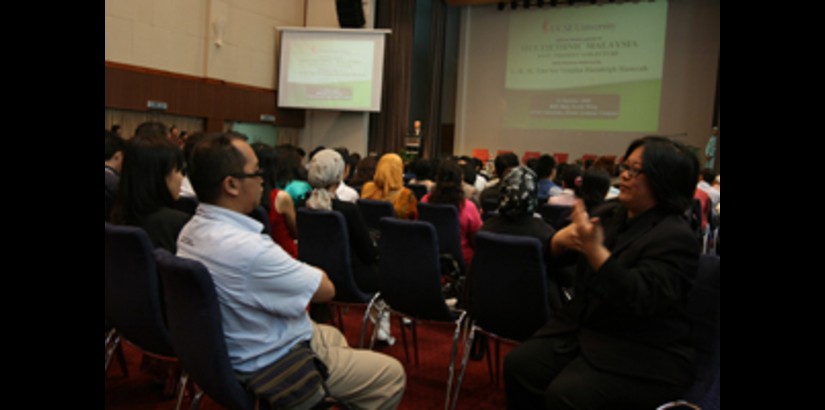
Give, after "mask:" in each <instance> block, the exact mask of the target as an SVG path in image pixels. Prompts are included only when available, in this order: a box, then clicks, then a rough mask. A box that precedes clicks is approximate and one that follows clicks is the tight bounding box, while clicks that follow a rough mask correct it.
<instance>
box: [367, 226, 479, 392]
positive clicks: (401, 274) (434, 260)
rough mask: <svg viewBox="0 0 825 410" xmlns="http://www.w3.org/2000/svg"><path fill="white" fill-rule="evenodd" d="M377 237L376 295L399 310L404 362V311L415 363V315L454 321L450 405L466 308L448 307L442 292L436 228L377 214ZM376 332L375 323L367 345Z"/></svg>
mask: <svg viewBox="0 0 825 410" xmlns="http://www.w3.org/2000/svg"><path fill="white" fill-rule="evenodd" d="M381 237H382V239H381V244H380V246H379V253H380V254H381V258H380V260H379V262H378V269H379V271H380V272H381V277H382V279H383V280H382V281H381V291H380V292H379V295H378V297H380V298H381V299H383V300H384V301H385V302H386V304H385V305H384V306H385V308H389V309H390V310H391V311H392V312H395V313H397V314H399V324H400V327H401V337H402V342H403V344H404V352H405V354H406V357H407V362H409V350H408V348H407V338H406V330H405V325H404V323H403V317H409V318H411V319H413V320H412V322H411V327H412V335H413V349H414V353H415V363H416V364H418V342H417V337H416V336H417V335H416V332H415V329H416V326H417V324H416V323H417V322H418V321H437V322H452V323H454V324H455V332H454V335H453V346H452V350H451V352H450V365H449V372H448V378H447V395H446V401H445V405H449V400H450V391H451V388H452V382H453V375H454V372H455V361H456V355H457V352H458V339H459V336H460V334H461V328H462V323H463V322H464V321H465V320H464V319H465V316H466V312H465V311H463V310H460V309H455V310H453V309H450V308H449V307H448V306H447V303H446V302H445V300H444V297H443V296H442V294H441V269H440V266H439V255H438V244H437V243H438V239H437V237H436V233H435V228H433V226H432V225H431V224H429V223H426V222H421V221H405V220H399V219H395V218H382V219H381ZM373 305H375V301H373V303H371V304H370V308H368V309H367V312H365V315H364V321H365V323H366V320H367V315H369V313H370V311H371V309H372V307H373ZM379 309H380V308H379ZM381 310H382V311H381V312H379V316H380V314H381V313H383V309H381ZM364 330H366V329H364ZM376 334H377V326H376V327H375V328H374V329H373V332H372V338H371V343H370V346H372V342H373V341H374V340H375V336H376Z"/></svg>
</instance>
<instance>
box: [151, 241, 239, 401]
mask: <svg viewBox="0 0 825 410" xmlns="http://www.w3.org/2000/svg"><path fill="white" fill-rule="evenodd" d="M154 256H155V258H156V260H157V264H158V271H159V272H160V276H161V279H162V282H163V293H164V300H165V302H166V306H167V316H168V319H169V330H170V334H171V338H172V342H173V344H174V346H175V351H176V352H177V353H178V357H179V358H180V363H181V365H182V366H183V368H184V369H186V371H187V373H188V374H189V375H190V376H191V377H192V380H193V381H194V382H195V383H196V384H197V385H198V388H199V391H198V393H197V394H196V395H195V397H194V398H193V400H192V408H193V409H197V408H198V406H199V404H200V400H201V398H202V396H203V393H206V394H208V395H209V397H210V398H211V399H212V400H214V401H215V402H217V403H218V404H220V405H221V406H224V407H226V408H229V409H249V410H252V409H253V408H254V401H255V399H254V397H253V396H252V395H251V394H250V393H248V392H247V391H246V390H245V389H244V388H243V386H242V385H241V383H240V382H239V381H238V379H237V378H236V377H235V371H234V370H233V369H232V364H231V363H230V361H229V353H228V352H227V349H226V339H225V338H224V332H223V324H222V323H221V312H220V307H219V305H218V296H217V294H216V293H215V285H214V283H213V282H212V276H211V275H210V274H209V271H208V270H207V269H206V267H205V266H203V264H201V263H200V262H197V261H193V260H189V259H184V258H179V257H177V256H174V255H172V254H171V253H169V251H167V250H165V249H157V250H155V254H154Z"/></svg>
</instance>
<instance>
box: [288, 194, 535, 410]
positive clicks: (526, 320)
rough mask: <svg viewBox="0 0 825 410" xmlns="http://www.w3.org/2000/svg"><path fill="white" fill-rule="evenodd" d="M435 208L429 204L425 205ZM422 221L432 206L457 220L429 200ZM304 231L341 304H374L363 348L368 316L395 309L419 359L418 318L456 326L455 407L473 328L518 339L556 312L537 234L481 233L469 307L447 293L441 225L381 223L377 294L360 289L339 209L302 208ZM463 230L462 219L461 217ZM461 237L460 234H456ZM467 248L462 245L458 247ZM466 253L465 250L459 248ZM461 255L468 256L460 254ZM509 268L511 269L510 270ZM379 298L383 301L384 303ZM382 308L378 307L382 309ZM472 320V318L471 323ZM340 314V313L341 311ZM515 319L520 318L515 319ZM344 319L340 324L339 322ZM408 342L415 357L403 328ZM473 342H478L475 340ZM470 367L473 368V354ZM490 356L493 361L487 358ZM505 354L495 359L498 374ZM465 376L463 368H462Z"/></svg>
mask: <svg viewBox="0 0 825 410" xmlns="http://www.w3.org/2000/svg"><path fill="white" fill-rule="evenodd" d="M422 205H428V204H422ZM419 211H420V212H421V216H422V219H424V218H427V215H428V213H429V212H430V211H431V212H433V213H434V214H438V213H443V215H446V216H445V217H446V218H452V220H454V221H457V215H456V214H455V212H456V211H455V208H454V207H452V206H447V205H429V206H424V207H423V208H422V209H420V210H419ZM298 220H299V222H298V226H299V228H298V235H299V242H300V243H301V246H300V247H299V255H298V257H299V259H301V260H303V261H305V262H307V263H311V264H314V265H317V266H319V267H322V268H323V269H325V270H326V271H327V274H328V275H329V277H330V280H332V282H333V283H334V284H335V286H336V298H335V302H336V303H344V304H349V303H360V304H365V303H368V302H369V304H368V306H367V309H366V310H365V313H364V318H363V323H362V329H361V337H360V340H361V345H362V346H364V345H365V343H366V341H365V335H366V332H367V330H368V324H369V316H370V315H371V314H375V315H376V316H377V317H380V316H381V315H382V314H383V313H384V310H387V309H388V310H389V311H391V312H394V313H395V314H397V315H399V316H400V317H406V318H409V319H412V320H411V323H410V327H411V330H412V331H413V333H412V335H413V349H414V354H415V362H416V363H417V362H418V351H417V341H416V333H415V328H416V326H417V323H418V322H419V321H425V322H429V321H435V322H444V323H453V324H454V326H455V331H454V336H453V346H452V350H451V357H450V365H449V370H448V377H447V392H446V396H445V397H446V399H445V407H447V408H451V407H455V405H456V401H457V397H458V393H457V392H458V388H459V386H460V378H459V381H458V383H459V384H457V385H456V388H455V389H456V390H455V393H453V392H452V386H453V380H454V379H455V377H454V375H455V374H456V372H455V363H456V356H457V351H458V344H459V340H460V339H462V338H461V337H460V336H461V335H465V336H464V337H463V339H464V340H466V339H467V336H466V335H467V332H468V329H472V331H473V332H475V331H477V330H480V329H488V330H490V332H492V333H493V334H496V335H500V336H502V337H505V338H510V339H513V340H518V341H521V340H524V339H526V338H527V337H528V336H530V335H531V334H532V333H533V332H535V331H536V330H537V329H538V327H539V326H541V325H542V324H543V323H545V322H546V321H547V320H548V318H549V314H550V308H549V304H548V302H547V296H546V291H545V289H546V284H545V267H544V260H543V252H542V250H541V245H540V243H539V241H538V240H537V239H535V238H526V237H517V236H509V235H500V234H493V233H489V232H480V233H479V234H478V235H477V237H476V246H477V249H478V250H479V254H478V259H477V261H474V262H473V267H472V276H471V279H470V281H469V284H468V286H469V292H470V293H469V295H470V301H471V305H470V306H469V308H470V309H469V312H468V311H465V310H463V309H454V308H450V307H449V306H448V305H447V303H446V301H445V299H444V296H443V294H442V285H441V284H442V281H441V272H442V267H441V261H442V260H443V258H442V251H443V250H444V249H443V248H442V247H441V243H440V239H441V238H440V235H439V234H438V233H437V227H439V225H438V224H434V223H431V222H426V221H422V220H419V221H406V220H400V219H396V218H392V217H383V218H381V219H380V221H379V227H380V231H381V241H380V243H379V254H380V255H381V258H380V259H379V265H378V270H379V272H380V274H381V277H382V280H381V286H380V291H379V292H378V294H375V295H370V294H366V293H364V292H361V291H360V290H359V289H358V287H357V285H356V283H355V281H354V278H353V276H352V270H351V268H350V264H349V241H348V238H347V230H346V221H345V220H344V217H343V215H341V214H340V213H338V212H335V211H318V210H309V209H299V210H298ZM455 228H456V231H457V222H455ZM456 234H457V233H456ZM458 252H460V248H459V249H458ZM459 255H460V253H459ZM458 260H463V258H461V257H459V258H458ZM503 272H508V274H506V275H503V274H502V273H503ZM378 300H382V301H383V302H384V303H383V304H379V303H378ZM376 310H377V312H376ZM468 313H469V317H470V318H471V320H472V326H470V321H469V320H467V318H468ZM339 316H340V310H339ZM513 318H518V319H517V320H514V319H513ZM340 322H341V321H340V319H339V323H340ZM401 331H402V335H401V336H402V342H403V344H404V349H405V355H406V357H407V361H408V362H409V349H408V347H407V343H406V329H405V326H404V325H402V326H401ZM376 332H377V326H376V327H374V328H373V332H372V336H371V338H370V343H369V345H370V347H371V346H372V345H373V343H374V340H375V336H376ZM470 343H472V342H471V341H470ZM468 353H469V350H465V358H464V361H463V365H465V366H466V360H467V358H466V354H468ZM488 360H489V359H488ZM499 363H500V358H499V357H496V374H498V368H499ZM462 374H463V367H462Z"/></svg>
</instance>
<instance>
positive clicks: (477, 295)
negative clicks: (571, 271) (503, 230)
mask: <svg viewBox="0 0 825 410" xmlns="http://www.w3.org/2000/svg"><path fill="white" fill-rule="evenodd" d="M545 275H546V270H545V265H544V252H543V251H542V249H541V244H540V242H539V240H538V239H536V238H533V237H525V236H515V235H504V234H497V233H492V232H485V231H481V232H478V233H477V234H476V253H475V256H474V257H473V264H472V267H471V270H470V277H469V290H470V299H469V311H470V332H469V337H468V338H467V339H466V344H465V348H464V357H463V358H462V360H461V370H460V372H459V375H458V382H457V384H456V388H455V397H454V398H453V403H452V405H453V407H455V405H456V404H457V402H458V394H459V391H460V389H461V383H462V381H463V378H464V372H465V371H466V368H467V360H468V358H469V356H470V350H471V346H472V345H473V340H474V339H475V333H476V332H477V331H482V332H484V333H487V334H490V335H492V336H493V337H494V338H495V340H496V349H495V353H496V354H495V362H496V365H495V369H496V370H495V373H494V380H495V382H496V383H498V379H499V374H500V368H501V360H500V339H506V340H510V341H515V342H522V341H524V340H526V339H527V338H529V337H530V336H532V335H533V333H535V332H536V330H538V329H539V328H540V327H541V326H542V325H544V324H545V323H547V321H548V320H549V319H550V305H549V303H548V298H547V280H546V276H545ZM487 363H488V367H489V366H490V362H489V356H488V362H487Z"/></svg>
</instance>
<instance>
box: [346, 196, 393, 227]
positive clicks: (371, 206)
mask: <svg viewBox="0 0 825 410" xmlns="http://www.w3.org/2000/svg"><path fill="white" fill-rule="evenodd" d="M355 204H356V205H357V206H358V210H359V211H361V216H363V217H364V223H365V224H366V225H367V228H369V229H371V230H376V231H378V230H380V229H381V226H380V224H379V222H378V221H379V220H380V219H381V218H383V217H385V216H391V217H395V209H394V208H393V207H392V203H390V202H386V201H376V200H374V199H363V198H361V199H358V200H357V201H355Z"/></svg>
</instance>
